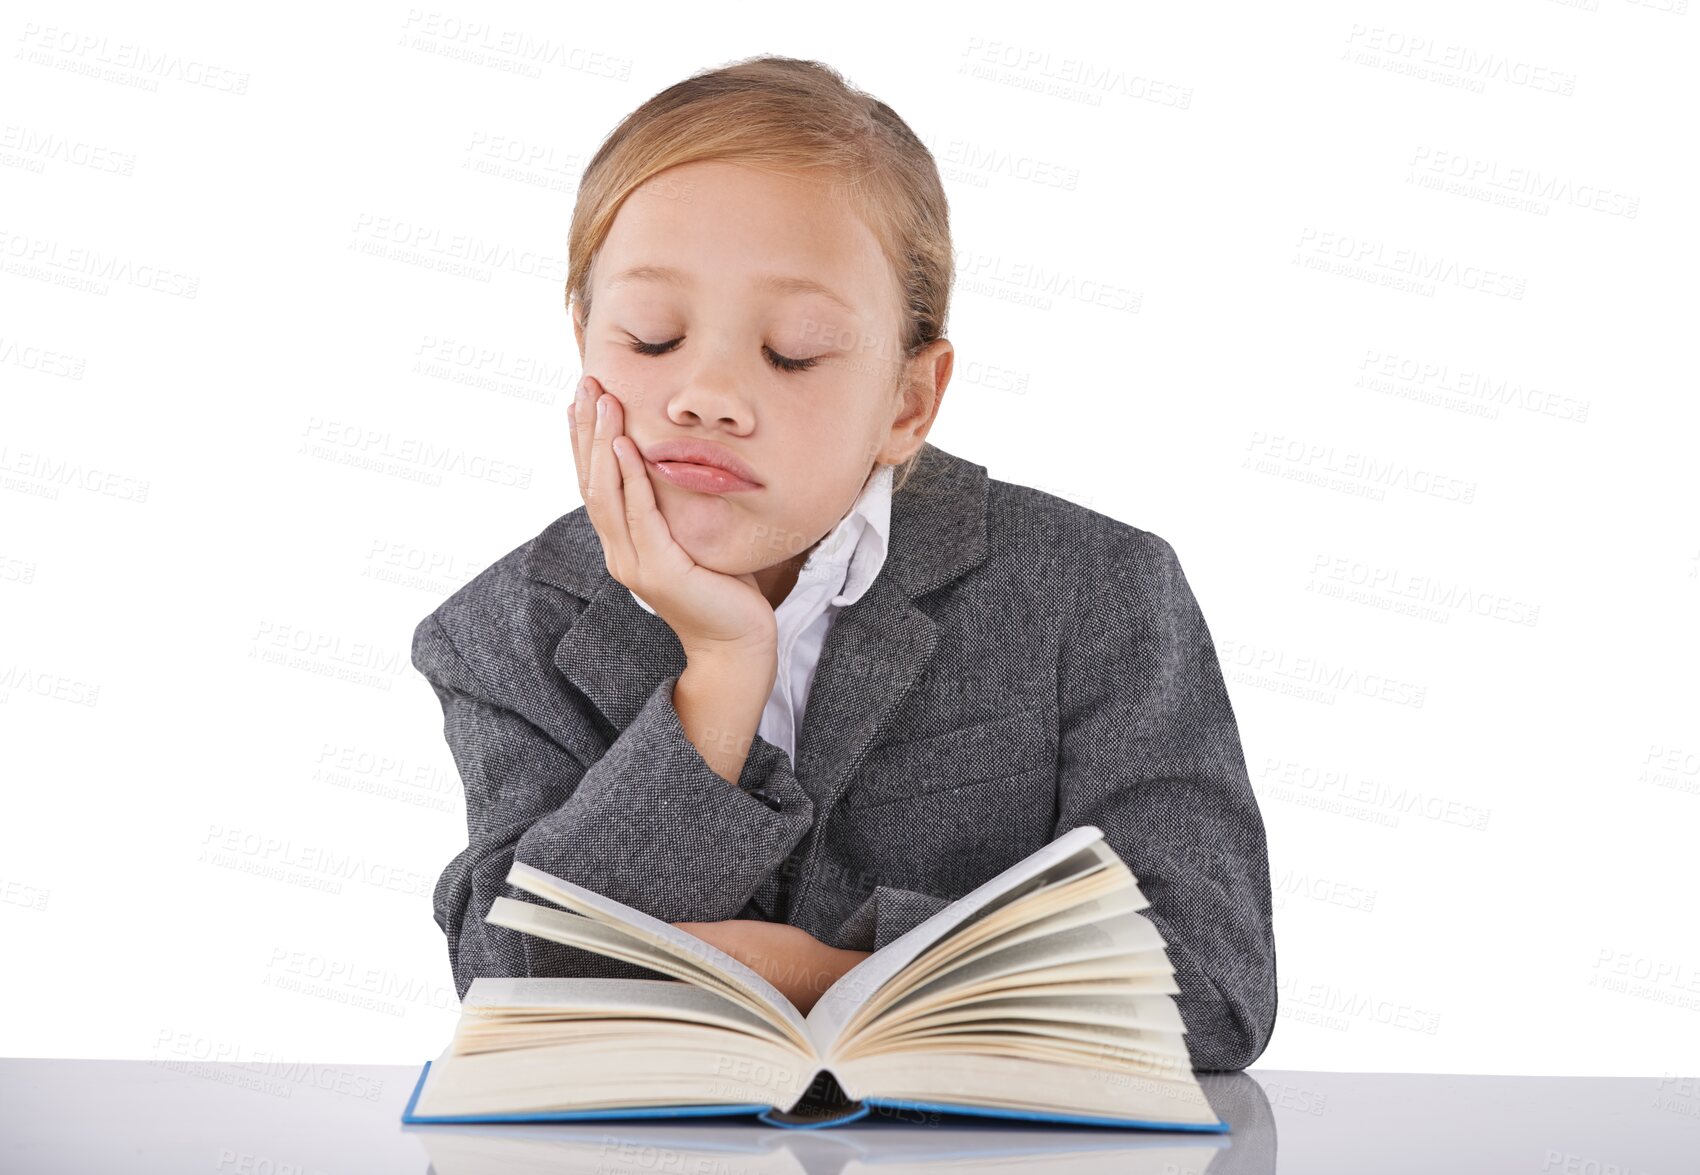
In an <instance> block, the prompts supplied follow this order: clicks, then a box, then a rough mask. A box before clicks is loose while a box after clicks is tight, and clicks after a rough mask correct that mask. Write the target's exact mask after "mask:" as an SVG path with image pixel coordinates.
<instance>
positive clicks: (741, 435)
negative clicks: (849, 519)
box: [573, 162, 949, 578]
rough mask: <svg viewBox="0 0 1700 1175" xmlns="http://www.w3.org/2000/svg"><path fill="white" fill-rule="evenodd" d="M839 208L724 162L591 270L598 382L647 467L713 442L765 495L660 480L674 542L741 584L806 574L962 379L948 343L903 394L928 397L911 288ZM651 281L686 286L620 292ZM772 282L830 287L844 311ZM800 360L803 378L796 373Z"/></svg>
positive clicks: (656, 195) (829, 199)
mask: <svg viewBox="0 0 1700 1175" xmlns="http://www.w3.org/2000/svg"><path fill="white" fill-rule="evenodd" d="M834 192H835V189H833V188H830V187H828V186H827V185H825V184H823V183H819V182H815V181H812V180H803V179H797V178H792V177H789V176H775V175H769V174H766V173H764V172H759V171H755V170H752V169H749V168H746V167H742V166H738V165H734V164H728V163H721V162H699V163H690V164H684V165H681V166H679V167H675V168H672V169H669V170H668V171H666V172H664V173H662V174H661V175H659V176H656V177H654V178H653V179H651V180H650V181H649V182H648V183H646V184H645V185H644V186H643V187H640V188H639V189H637V190H636V191H635V192H633V193H632V195H631V196H630V197H629V198H628V199H627V200H626V202H625V203H624V204H623V205H622V206H621V209H620V212H619V214H618V216H617V217H616V218H615V221H614V224H613V226H612V228H611V229H610V230H609V233H608V237H607V239H606V241H605V242H604V244H603V246H602V249H601V252H600V253H599V254H598V255H597V257H596V261H595V264H594V266H593V267H592V271H591V280H590V288H591V297H590V305H591V309H590V315H589V320H588V321H587V322H580V321H578V319H577V317H576V314H575V318H574V322H573V329H574V334H575V335H576V337H577V339H578V346H579V355H580V358H581V359H582V361H583V364H584V370H585V373H586V374H588V375H593V376H595V377H596V378H597V379H598V380H599V381H601V383H602V385H603V386H604V387H605V388H606V389H607V390H608V391H609V392H610V393H612V394H613V395H614V396H616V397H618V398H619V400H620V401H621V403H622V405H623V406H624V409H625V432H626V434H627V435H628V436H630V437H631V438H632V440H633V441H635V442H636V443H637V446H638V449H639V450H640V451H642V452H647V451H648V449H649V447H650V446H651V445H654V444H656V443H659V442H661V441H666V440H680V439H684V440H704V441H710V442H713V443H716V444H719V445H722V446H724V447H725V448H726V449H729V450H731V451H732V452H733V453H734V454H736V455H737V456H738V457H740V458H742V459H743V461H744V462H745V463H746V464H747V465H748V466H749V468H750V469H751V470H753V471H754V473H755V475H756V478H757V479H758V480H759V481H760V482H761V485H760V487H759V488H757V489H754V490H745V491H741V492H733V493H714V492H704V491H699V490H694V489H686V488H683V487H682V486H678V485H674V484H673V483H672V482H670V481H668V480H667V479H666V478H664V477H662V476H661V475H660V474H658V473H656V472H654V471H653V470H651V471H650V483H651V484H652V485H653V486H654V489H655V499H656V503H657V505H658V506H659V508H660V510H661V513H662V515H663V516H664V517H665V518H666V519H667V525H668V527H669V529H670V530H671V531H672V534H673V538H674V540H675V541H676V542H678V543H679V545H680V546H682V547H683V548H684V549H685V550H686V551H687V552H689V553H690V555H691V557H692V558H693V559H695V560H696V562H698V563H699V564H701V565H703V566H705V567H709V568H711V569H713V570H716V571H721V572H725V573H726V574H729V575H741V574H743V573H745V572H759V571H761V570H763V569H765V568H774V567H778V566H779V565H783V564H787V563H791V564H795V563H797V562H800V559H798V558H795V557H797V556H800V555H801V554H802V553H804V552H806V551H807V550H809V549H810V548H812V547H813V546H814V545H815V544H816V543H817V542H819V541H820V539H822V538H823V537H825V535H826V534H827V532H828V531H830V530H831V529H832V528H833V526H835V525H836V524H837V523H838V520H839V519H840V518H842V517H843V516H844V514H845V512H846V511H848V510H849V509H850V506H851V504H852V503H853V502H854V501H855V499H856V495H857V494H858V493H860V492H861V490H862V487H863V485H864V483H865V482H866V480H867V477H868V474H869V473H870V472H871V470H872V468H873V465H874V463H875V461H876V460H877V461H879V462H880V463H882V464H895V463H897V462H900V461H902V460H903V459H904V458H906V457H908V456H909V455H911V454H912V453H914V452H915V450H917V449H919V448H920V446H921V442H922V441H923V440H924V439H925V436H926V433H927V430H928V429H929V428H930V427H931V424H932V419H933V416H934V414H935V413H936V411H937V406H938V394H942V391H943V382H944V380H947V379H948V373H949V354H948V352H949V343H948V342H945V341H943V340H940V341H939V342H938V343H936V344H934V346H933V347H932V348H929V349H928V351H927V352H925V353H924V359H925V362H926V365H927V371H926V377H925V378H923V379H921V380H920V381H915V380H913V379H910V380H904V381H902V382H903V383H904V384H905V385H906V386H908V387H909V388H911V389H912V390H913V394H911V395H900V394H899V386H900V376H903V375H904V374H905V373H906V367H905V364H904V363H903V362H902V360H903V355H902V343H901V335H900V328H901V327H902V326H903V324H904V318H903V317H902V315H901V313H900V298H901V295H900V293H899V290H898V286H897V279H896V277H895V275H894V274H893V271H892V268H891V266H890V264H889V263H888V262H887V261H886V259H885V257H884V255H883V254H882V253H881V251H880V248H879V245H878V243H877V241H876V239H875V237H874V236H873V233H872V232H871V230H869V229H868V227H867V226H866V225H865V224H864V223H863V222H862V221H861V220H860V219H859V218H857V217H856V216H855V215H854V214H853V213H852V212H851V210H850V209H849V207H848V206H846V205H845V204H844V203H843V201H842V199H841V198H840V197H837V196H835V195H834ZM637 266H646V267H648V266H664V267H668V268H671V269H675V270H678V271H679V272H680V274H681V277H680V280H678V281H676V282H670V281H665V280H661V279H659V278H656V277H654V276H637V277H628V278H624V279H622V278H621V276H620V275H622V274H624V273H626V271H628V270H629V269H632V268H633V267H637ZM766 277H779V278H801V279H806V280H809V281H813V282H818V283H820V284H821V285H823V286H825V287H827V288H828V289H830V290H832V291H833V292H834V293H836V294H837V295H838V297H839V298H840V299H842V300H843V302H844V303H845V304H844V305H840V304H839V302H837V301H834V300H833V299H832V298H830V297H828V296H826V295H824V294H822V293H820V292H817V291H815V290H797V289H794V288H793V289H779V288H773V287H771V286H767V285H764V284H763V282H762V280H761V279H763V278H766ZM575 309H576V308H575ZM675 340H677V341H675ZM638 344H648V347H647V348H646V349H648V350H651V351H653V350H664V352H665V353H663V354H644V353H641V352H639V351H638V350H636V349H635V347H636V345H638ZM668 344H671V346H668ZM941 350H942V351H943V352H944V358H943V360H942V365H941V364H940V361H939V358H938V357H939V354H940V351H941ZM798 360H802V361H805V363H804V368H803V369H801V370H785V368H796V367H797V363H796V362H795V361H798ZM808 360H814V361H815V362H814V363H813V364H812V365H811V364H808V363H807V362H806V361H808ZM919 362H921V360H920V359H917V360H914V361H911V364H910V365H909V366H908V368H907V370H909V371H913V370H916V369H917V368H916V364H917V363H919ZM935 367H942V370H940V371H939V372H938V374H939V375H940V376H941V377H942V378H940V379H939V380H938V381H937V383H936V384H935V380H934V378H933V371H934V368H935ZM758 578H759V577H758Z"/></svg>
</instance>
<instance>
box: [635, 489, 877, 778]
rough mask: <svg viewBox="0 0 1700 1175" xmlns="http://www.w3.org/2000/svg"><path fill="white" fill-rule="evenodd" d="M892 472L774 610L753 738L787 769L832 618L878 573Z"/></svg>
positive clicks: (842, 522) (864, 495) (863, 496)
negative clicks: (769, 661)
mask: <svg viewBox="0 0 1700 1175" xmlns="http://www.w3.org/2000/svg"><path fill="white" fill-rule="evenodd" d="M895 468H896V467H895V466H892V465H882V466H880V467H878V468H877V469H875V470H874V471H873V473H872V474H871V475H870V476H869V477H868V480H867V482H866V483H864V484H863V486H862V492H861V493H860V494H858V495H857V496H856V501H855V502H854V503H853V504H852V505H851V507H850V509H849V510H848V511H847V512H846V513H845V515H844V517H843V518H841V519H839V521H838V525H837V526H835V527H833V528H832V530H831V531H830V532H829V533H828V534H827V535H826V537H825V538H823V539H821V541H820V542H819V543H818V544H816V546H815V549H814V550H812V551H810V552H809V557H808V559H806V560H805V561H804V562H803V566H802V569H801V570H800V571H798V573H797V583H796V586H794V587H793V588H792V589H791V593H790V594H789V595H787V596H786V597H785V598H784V599H783V600H781V601H780V602H779V607H777V608H775V609H774V611H773V618H774V621H775V623H776V624H777V626H778V629H779V669H778V672H777V673H776V674H775V676H774V679H773V692H772V693H770V694H769V695H768V698H767V705H766V706H765V707H763V709H762V714H761V722H760V724H759V725H758V726H757V728H756V731H757V733H758V734H760V735H761V736H762V737H763V738H765V739H766V740H767V741H768V742H770V743H772V744H773V745H774V746H776V747H780V748H782V749H783V750H784V751H785V754H786V756H787V757H788V758H790V759H791V761H792V766H793V769H795V766H796V760H797V731H798V730H799V729H801V727H802V725H803V711H804V708H805V707H806V706H807V705H808V699H809V690H810V687H812V686H813V685H814V680H815V666H816V664H817V663H818V662H819V660H820V654H821V649H822V648H824V647H825V645H826V634H827V631H828V630H829V629H830V628H831V627H832V620H833V617H834V616H835V615H836V614H837V612H838V610H839V609H840V608H844V607H847V606H849V605H851V604H853V603H855V602H856V601H857V600H859V599H861V598H862V594H863V593H864V592H866V591H867V590H868V588H869V587H870V586H871V585H872V584H873V582H874V579H875V577H877V576H878V575H879V572H880V568H881V567H883V566H885V556H886V550H887V547H888V544H889V542H890V539H891V483H892V478H893V474H894V470H895ZM627 590H628V591H629V590H630V589H627ZM632 599H634V600H636V601H637V602H638V606H639V607H641V608H642V609H643V610H644V611H645V612H648V613H650V614H651V615H654V614H655V609H654V608H651V607H650V606H649V605H648V604H646V603H644V602H643V599H642V597H640V596H639V595H638V594H637V593H636V592H632Z"/></svg>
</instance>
